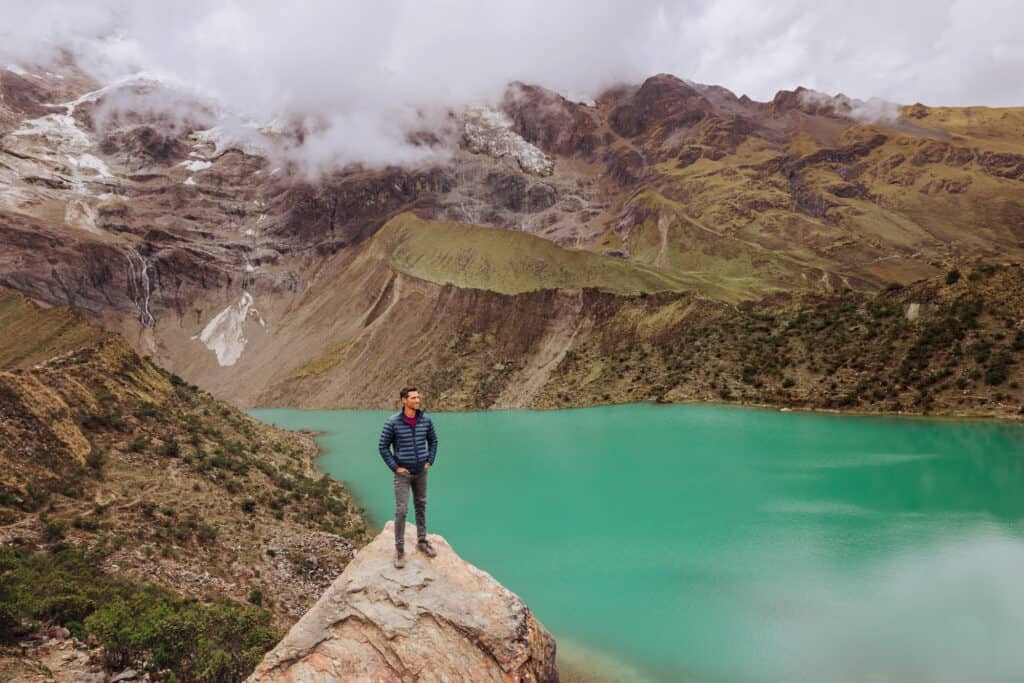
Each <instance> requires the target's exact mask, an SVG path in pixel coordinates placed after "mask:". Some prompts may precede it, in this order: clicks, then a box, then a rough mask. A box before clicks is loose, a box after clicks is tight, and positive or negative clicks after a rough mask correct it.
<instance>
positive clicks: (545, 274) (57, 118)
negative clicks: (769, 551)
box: [0, 65, 1024, 408]
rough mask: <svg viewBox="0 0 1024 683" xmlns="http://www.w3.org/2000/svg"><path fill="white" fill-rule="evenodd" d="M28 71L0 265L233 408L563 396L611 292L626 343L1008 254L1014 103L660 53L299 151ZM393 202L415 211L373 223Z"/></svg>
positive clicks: (7, 136)
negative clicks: (636, 81)
mask: <svg viewBox="0 0 1024 683" xmlns="http://www.w3.org/2000/svg"><path fill="white" fill-rule="evenodd" d="M50 69H56V71H51V70H47V69H41V68H35V67H26V68H19V69H18V70H17V71H18V72H16V71H12V70H11V69H0V93H2V95H3V97H2V98H0V284H5V285H7V286H11V287H14V288H16V289H19V290H20V291H22V292H24V293H26V294H27V295H29V296H31V297H32V298H34V299H35V300H37V301H41V302H45V303H47V304H70V305H73V306H74V307H76V308H77V309H79V310H81V311H83V312H85V313H86V314H87V315H89V316H90V317H91V318H92V319H94V320H97V321H100V322H102V323H103V324H104V325H105V326H106V327H107V328H108V329H112V330H115V331H118V332H121V333H123V334H124V335H125V336H126V338H128V339H129V340H130V341H131V343H132V344H133V345H134V346H135V348H136V349H137V350H139V351H141V352H143V353H145V354H149V355H152V356H153V357H154V358H155V359H156V360H157V362H158V363H160V364H161V365H164V366H166V367H168V368H170V369H172V370H174V371H175V372H178V373H179V374H181V375H182V376H184V377H185V378H187V379H188V380H190V381H192V382H195V383H197V384H199V385H200V386H203V387H204V388H208V389H210V390H212V391H213V392H214V393H216V394H217V395H218V396H220V397H223V398H226V399H229V400H232V401H234V402H237V403H239V404H242V405H245V406H255V405H295V406H304V407H314V406H315V407H357V406H358V407H381V406H383V405H390V404H391V403H392V395H393V393H394V387H395V386H398V385H400V384H403V383H406V382H408V381H416V382H417V383H420V384H425V383H427V382H429V383H430V385H431V392H430V393H431V395H432V397H433V398H434V399H435V401H436V403H434V404H433V405H434V407H438V408H440V407H444V408H466V407H490V406H494V405H501V406H526V405H538V404H540V403H542V404H545V405H546V404H549V403H550V402H551V401H552V399H551V396H556V397H558V396H559V395H563V394H566V393H567V392H568V394H570V395H573V393H574V392H572V391H571V390H570V387H568V386H567V385H561V384H558V378H559V377H565V376H567V374H566V373H564V372H554V369H555V368H558V367H561V366H562V365H563V364H564V363H566V362H571V361H572V360H573V358H574V355H573V354H577V355H578V352H581V349H582V345H585V344H588V343H589V344H591V347H593V344H594V343H595V342H593V339H594V338H595V335H597V336H598V337H599V336H600V335H601V334H603V332H602V329H601V327H600V325H601V320H602V319H603V318H602V316H603V315H610V314H608V313H607V311H613V310H614V311H630V312H632V313H630V314H631V315H634V314H635V315H643V316H646V317H647V319H648V321H649V322H644V321H638V322H637V324H636V325H632V326H626V327H625V328H623V329H625V330H626V331H625V332H622V333H623V334H626V335H637V336H632V337H628V338H626V339H625V340H624V341H625V343H628V344H632V345H633V346H634V347H636V348H640V347H642V346H644V345H650V344H651V343H653V342H654V337H650V336H644V335H649V334H652V332H651V331H652V330H661V329H663V328H664V327H665V326H666V324H667V323H665V320H666V319H672V320H675V319H676V318H675V316H676V312H677V311H678V310H681V308H680V307H682V308H685V307H687V306H690V305H691V304H693V305H694V306H695V309H694V310H699V311H714V310H717V308H718V307H720V306H722V305H736V304H740V303H742V302H745V301H773V300H774V299H773V297H775V296H779V295H783V296H789V297H792V301H797V300H799V299H800V297H803V296H808V295H812V294H820V295H825V296H838V297H843V296H847V294H849V295H850V296H853V297H857V296H862V295H870V294H871V293H873V292H877V291H879V290H881V289H883V288H884V287H885V286H886V285H888V284H902V285H905V284H909V283H911V282H914V281H917V280H920V279H931V280H932V281H935V280H937V279H939V278H941V277H942V276H943V274H944V273H945V272H946V271H947V270H948V269H950V268H952V267H954V266H958V265H963V264H971V263H976V262H993V261H1008V262H1012V261H1019V260H1021V258H1022V256H1024V233H1022V232H1021V227H1020V226H1021V225H1024V185H1022V184H1021V182H1022V175H1021V173H1022V169H1024V147H1022V146H1021V144H1020V141H1019V136H1017V134H1016V131H1017V130H1019V126H1020V125H1021V121H1022V120H1024V114H1022V113H1021V111H1020V110H984V111H981V110H977V111H975V110H970V111H968V110H962V109H948V108H928V107H923V106H920V105H915V106H914V107H905V108H902V109H900V108H897V107H889V108H886V109H885V110H884V111H881V110H879V111H874V110H872V109H871V108H870V107H867V106H865V105H864V103H858V102H856V101H854V100H850V99H849V98H843V97H837V98H831V97H827V96H824V95H821V94H820V93H813V92H811V91H806V90H802V89H801V90H797V91H793V92H784V93H780V94H779V95H778V96H777V97H776V98H775V100H774V101H772V102H768V103H759V102H754V101H751V100H749V99H748V98H745V97H739V98H738V97H736V96H735V95H733V94H732V93H730V92H729V91H727V90H725V89H723V88H718V87H714V86H704V85H700V84H694V83H689V82H686V81H683V80H680V79H678V78H675V77H673V76H668V75H659V76H655V77H652V78H650V79H648V80H647V81H645V82H644V83H643V84H640V85H639V86H623V87H618V88H613V89H611V90H609V91H608V92H606V93H604V94H602V95H601V96H600V97H598V98H597V100H596V101H594V102H587V103H581V102H574V101H571V100H569V99H566V98H564V97H562V96H560V95H558V94H556V93H552V92H549V91H546V90H544V89H542V88H537V87H534V86H530V85H525V84H513V85H512V86H510V87H509V89H508V92H507V94H506V96H505V97H504V99H503V101H502V102H501V103H500V104H499V105H498V106H497V107H495V108H474V109H471V110H468V111H466V112H454V113H453V115H452V117H451V118H450V119H449V121H448V123H447V124H445V126H444V127H443V129H440V130H437V131H423V132H421V133H419V134H417V135H416V136H414V137H415V139H416V140H417V144H422V145H424V146H427V147H432V148H436V149H438V150H442V151H443V152H444V155H439V156H438V158H444V159H445V160H444V161H441V162H438V163H435V164H432V165H427V166H423V167H419V168H408V169H407V168H383V169H370V168H360V167H348V168H345V169H341V170H336V171H331V172H325V173H323V174H321V175H319V176H317V177H315V178H311V177H310V176H308V174H306V173H304V172H303V171H302V170H301V169H298V168H296V167H295V166H294V165H292V164H289V163H288V162H286V161H283V160H282V159H281V157H280V156H279V155H276V154H275V151H274V150H275V149H277V148H278V147H279V146H280V145H285V144H287V143H288V141H289V140H292V139H294V138H295V137H296V136H301V134H302V131H301V130H299V129H293V128H289V127H287V126H276V127H275V126H271V127H263V128H260V127H258V126H254V127H253V128H252V129H251V131H252V134H251V135H247V136H239V135H238V134H237V131H232V130H230V129H228V128H226V127H224V126H222V125H221V121H220V119H219V118H218V115H217V114H216V113H215V112H214V111H213V110H212V108H211V107H210V106H209V105H208V104H206V103H204V102H201V101H197V100H196V99H195V98H194V97H192V96H190V95H188V94H185V93H182V92H180V91H176V90H174V89H173V88H171V87H170V86H168V85H166V84H164V83H161V82H159V81H155V80H152V79H147V78H143V77H139V78H134V79H127V80H125V81H122V82H118V83H111V84H100V83H96V82H94V81H92V80H91V79H90V78H89V77H88V76H87V75H85V74H83V73H81V72H79V71H78V70H76V69H75V67H74V66H73V65H59V66H55V67H50ZM167 101H173V102H174V104H175V106H174V111H175V114H174V115H173V116H171V115H168V113H167V110H166V108H161V107H159V106H156V105H155V103H158V102H167ZM410 216H411V217H413V218H409V217H410ZM396 221H399V222H402V221H404V223H403V225H405V224H408V223H410V221H422V222H423V224H425V225H432V226H435V228H434V229H433V232H431V233H430V235H429V236H428V237H425V238H420V239H414V238H412V237H410V236H409V234H408V231H406V232H402V234H401V239H395V233H396V231H395V230H393V229H391V230H385V226H394V225H395V224H396ZM417 225H418V224H417ZM437 226H441V227H443V230H442V229H441V227H437ZM480 226H485V227H487V228H491V229H492V230H491V231H489V232H488V231H483V232H481V228H480ZM382 230H384V232H385V233H386V234H385V236H384V237H381V231H382ZM499 231H503V233H504V234H505V235H506V236H507V235H510V234H514V235H517V236H520V237H525V236H535V237H537V238H540V239H541V240H542V241H543V245H540V246H538V243H537V242H528V241H523V240H517V241H514V242H510V241H508V240H506V239H505V238H504V237H500V236H499ZM460 235H461V237H460ZM413 237H415V236H413ZM544 245H547V246H544ZM579 250H582V252H581V251H579ZM581 253H583V254H584V255H586V256H587V258H583V257H581V256H580V254H581ZM591 256H593V257H594V258H589V257H591ZM595 259H596V260H595ZM591 290H593V291H591ZM657 293H660V294H657ZM654 294H657V296H654V298H651V299H647V300H645V303H644V305H643V306H642V307H638V306H637V305H636V297H638V296H640V295H654ZM655 301H657V302H662V303H664V305H665V306H666V308H661V309H655V308H652V306H651V303H652V302H655ZM786 305H787V306H789V307H791V308H792V306H794V305H796V304H786ZM597 310H600V311H604V313H601V314H600V315H599V314H597V313H595V311H597ZM641 310H642V311H643V312H642V313H638V311H641ZM702 315H703V314H702ZM658 334H660V332H659V333H658ZM588 339H590V340H591V341H590V342H588V341H587V340H588ZM602 343H603V342H602ZM588 356H589V354H588ZM596 362H597V360H596V359H595V363H596ZM639 362H640V363H641V365H644V364H645V363H647V361H646V360H643V359H641V360H640V361H639ZM734 365H735V364H734ZM600 367H603V366H599V365H595V366H594V368H592V372H591V371H588V373H587V374H586V375H585V376H586V377H591V376H592V377H594V378H597V377H602V376H603V375H602V374H601V373H602V372H603V371H602V370H601V369H600ZM651 368H652V369H653V368H654V366H651ZM731 370H735V371H736V372H735V373H734V374H737V375H739V373H740V370H741V367H739V366H737V367H732V366H730V367H729V368H724V369H723V370H722V371H721V372H725V371H731ZM811 374H813V373H811ZM792 379H793V381H795V382H797V383H801V384H798V386H800V387H801V388H804V389H807V394H808V395H812V394H813V393H814V389H813V386H812V385H810V384H806V383H805V377H804V374H803V373H795V374H794V377H793V378H792ZM601 381H602V383H603V382H605V381H606V380H604V379H602V380H601ZM666 381H667V380H666ZM972 381H975V380H972ZM720 384H721V382H719V381H715V386H712V385H711V380H708V381H707V382H705V383H704V385H703V386H702V388H701V387H694V388H693V390H692V391H691V390H690V389H687V390H686V391H676V392H673V391H672V390H671V387H669V388H668V389H666V390H665V391H663V392H660V393H658V396H657V397H667V400H675V397H678V396H683V395H686V396H691V395H697V396H705V395H710V396H715V395H719V394H721V390H720ZM647 389H649V387H647V388H643V391H642V392H641V393H644V392H647ZM698 389H699V391H698ZM647 393H649V392H647ZM755 393H756V392H755ZM975 393H976V392H975ZM605 394H607V395H608V397H609V398H608V399H607V400H619V399H628V398H631V397H633V396H624V395H623V396H620V395H619V393H618V392H616V391H605V392H600V393H599V394H597V395H598V396H599V397H603V396H604V395H605ZM732 395H737V394H736V392H735V391H733V392H732ZM544 396H546V397H548V398H543V397H544ZM634 396H635V397H636V398H641V396H640V395H639V394H636V393H635V392H634ZM645 397H648V398H650V397H653V396H645ZM602 400H603V399H602ZM561 402H562V401H561V399H560V398H559V399H558V400H557V401H556V403H561ZM569 403H570V404H571V403H572V400H571V399H570V401H569Z"/></svg>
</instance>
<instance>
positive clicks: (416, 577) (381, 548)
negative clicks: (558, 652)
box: [247, 522, 558, 683]
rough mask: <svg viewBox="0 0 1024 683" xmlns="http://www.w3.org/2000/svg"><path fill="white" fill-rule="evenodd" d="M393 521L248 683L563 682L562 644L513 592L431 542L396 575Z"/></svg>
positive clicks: (409, 540) (409, 538) (412, 540)
mask: <svg viewBox="0 0 1024 683" xmlns="http://www.w3.org/2000/svg"><path fill="white" fill-rule="evenodd" d="M393 534H394V526H393V523H392V522H388V524H387V526H385V527H384V530H383V531H382V532H381V533H380V535H378V536H377V538H376V539H374V541H373V542H372V543H370V545H368V546H366V547H365V548H363V549H362V550H360V551H359V554H358V555H357V556H356V559H355V560H353V561H352V562H351V563H350V564H349V565H348V567H347V568H346V569H345V571H344V573H343V574H342V575H341V576H340V577H338V579H337V580H336V581H335V582H334V585H332V586H331V587H330V588H329V589H328V590H327V592H326V593H324V595H323V596H321V598H320V600H319V601H318V602H317V603H316V605H315V606H314V607H313V609H311V610H310V611H309V612H307V613H306V615H305V616H304V617H302V619H301V620H300V621H299V622H298V623H296V624H295V626H293V627H292V629H291V630H290V631H289V632H288V635H287V636H285V638H284V640H282V641H281V642H280V643H278V644H277V646H276V647H275V648H274V649H273V650H271V651H270V652H269V653H267V655H266V657H264V659H263V662H262V663H261V664H260V665H259V666H258V667H257V668H256V671H254V672H253V674H252V676H250V677H249V678H248V679H247V680H248V681H249V683H259V682H263V681H282V682H284V681H288V682H292V681H295V682H297V681H322V682H329V681H339V682H341V681H367V682H369V681H389V682H390V681H473V682H474V683H477V682H480V683H482V682H484V681H495V682H497V681H509V682H511V681H516V682H524V683H525V682H527V681H530V682H533V681H536V682H540V681H558V671H557V669H556V668H555V640H554V638H552V637H551V635H550V634H549V633H548V632H547V631H546V630H545V629H544V627H543V626H542V625H541V624H540V622H538V621H537V620H536V619H535V618H534V617H533V615H532V614H531V613H530V610H529V609H528V608H527V607H526V605H525V604H523V602H522V601H521V600H520V599H519V598H518V597H517V596H516V595H514V594H513V593H512V592H511V591H509V590H508V589H506V588H505V587H503V586H502V585H501V584H499V583H498V582H497V581H495V580H494V579H493V578H492V577H491V576H490V575H489V574H487V573H486V572H483V571H481V570H479V569H477V568H476V567H474V566H473V565H471V564H469V563H468V562H466V561H465V560H463V559H461V558H460V557H459V556H458V555H456V554H455V551H453V550H452V548H451V546H449V545H448V543H447V542H446V541H445V540H444V539H443V538H441V537H440V536H436V535H431V536H430V540H431V543H433V545H434V547H435V548H436V549H437V557H434V558H428V557H427V556H426V555H424V554H422V553H420V552H418V551H417V550H415V547H416V531H415V528H414V527H412V526H411V525H407V526H406V539H405V546H406V565H405V567H404V568H403V569H395V568H394V566H393V564H392V559H393V553H394V535H393Z"/></svg>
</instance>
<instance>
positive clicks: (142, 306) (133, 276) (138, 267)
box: [125, 247, 156, 327]
mask: <svg viewBox="0 0 1024 683" xmlns="http://www.w3.org/2000/svg"><path fill="white" fill-rule="evenodd" d="M127 249H128V253H126V254H125V258H127V259H128V296H130V297H131V299H132V301H134V302H135V305H136V306H137V307H138V309H139V322H140V323H142V324H143V325H144V326H145V327H153V326H154V325H155V324H156V318H154V317H153V314H152V313H150V312H149V297H150V294H151V285H150V280H149V271H150V269H151V268H152V267H153V266H152V265H150V264H149V263H148V262H147V261H146V259H145V257H143V256H142V254H140V253H139V252H138V251H136V249H135V248H134V247H128V248H127ZM132 257H134V258H136V259H138V264H136V263H135V261H134V260H132Z"/></svg>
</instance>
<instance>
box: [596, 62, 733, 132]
mask: <svg viewBox="0 0 1024 683" xmlns="http://www.w3.org/2000/svg"><path fill="white" fill-rule="evenodd" d="M712 108H713V107H712V106H711V103H710V102H708V101H707V99H705V97H704V96H703V95H701V94H700V93H699V92H698V91H697V90H696V89H695V88H693V87H691V86H690V85H687V84H686V83H685V82H683V81H682V80H680V79H678V78H676V77H675V76H668V75H666V74H661V75H658V76H652V77H651V78H648V79H647V80H646V81H644V84H643V85H642V86H640V89H639V90H637V92H636V94H635V95H634V96H633V97H632V98H630V100H629V101H627V102H625V103H623V104H620V105H619V106H618V107H616V108H615V109H614V110H612V112H611V116H610V117H609V120H608V123H609V125H610V126H611V128H612V130H614V131H615V132H616V133H618V134H619V135H621V136H622V137H626V138H631V137H634V136H637V135H641V134H643V133H646V132H647V131H648V130H649V129H650V128H651V127H652V126H655V125H660V126H662V127H664V128H665V129H666V130H671V129H674V128H678V127H680V126H689V125H693V124H694V123H697V122H699V121H700V120H701V119H703V118H704V117H705V116H706V115H707V114H708V112H710V111H711V110H712Z"/></svg>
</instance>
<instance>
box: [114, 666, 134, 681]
mask: <svg viewBox="0 0 1024 683" xmlns="http://www.w3.org/2000/svg"><path fill="white" fill-rule="evenodd" d="M138 677H139V672H138V671H136V670H135V669H125V670H124V671H122V672H121V673H119V674H117V675H116V676H114V677H113V678H111V679H110V683H118V681H133V680H135V679H136V678H138Z"/></svg>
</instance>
